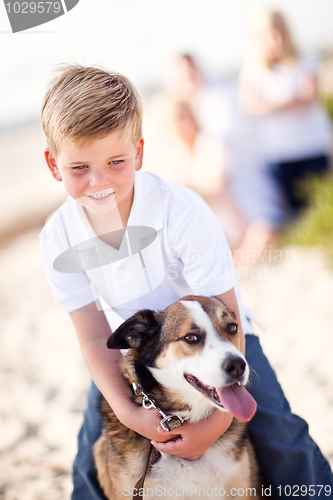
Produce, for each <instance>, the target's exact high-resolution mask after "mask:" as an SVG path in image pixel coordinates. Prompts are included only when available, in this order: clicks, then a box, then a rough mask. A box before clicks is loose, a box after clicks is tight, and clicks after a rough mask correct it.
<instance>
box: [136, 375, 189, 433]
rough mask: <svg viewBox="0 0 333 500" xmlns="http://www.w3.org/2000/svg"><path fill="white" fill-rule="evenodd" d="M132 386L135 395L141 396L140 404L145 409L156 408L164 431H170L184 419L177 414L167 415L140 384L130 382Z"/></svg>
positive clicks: (181, 423)
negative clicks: (160, 416)
mask: <svg viewBox="0 0 333 500" xmlns="http://www.w3.org/2000/svg"><path fill="white" fill-rule="evenodd" d="M132 388H133V391H134V394H136V395H137V396H142V406H143V407H144V409H145V410H150V408H155V410H157V411H158V412H159V413H160V414H161V415H162V417H163V418H162V420H161V422H160V424H161V427H162V428H163V429H164V430H165V431H172V430H174V429H177V428H178V427H181V426H182V425H183V423H184V420H183V419H182V418H181V417H180V416H179V415H177V414H173V415H167V414H166V413H164V411H163V410H161V408H160V407H159V406H157V404H156V403H155V400H154V397H153V396H152V394H146V393H145V392H144V391H143V389H142V387H141V385H137V384H135V383H134V382H132Z"/></svg>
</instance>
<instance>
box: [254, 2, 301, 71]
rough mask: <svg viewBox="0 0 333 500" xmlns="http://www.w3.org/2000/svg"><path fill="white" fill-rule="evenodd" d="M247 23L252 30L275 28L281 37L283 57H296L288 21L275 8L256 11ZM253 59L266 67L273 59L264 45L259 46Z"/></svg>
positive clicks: (268, 66)
mask: <svg viewBox="0 0 333 500" xmlns="http://www.w3.org/2000/svg"><path fill="white" fill-rule="evenodd" d="M249 25H250V29H252V31H253V32H258V31H260V30H268V29H275V30H276V31H278V32H279V33H280V34H281V36H282V38H283V43H284V56H283V57H284V59H289V60H296V59H297V55H298V54H297V49H296V46H295V44H294V41H293V38H292V35H291V32H290V29H289V26H288V23H287V21H286V19H285V17H284V16H283V14H282V13H281V12H279V11H276V10H259V11H256V12H255V13H254V14H252V16H251V17H250V20H249ZM257 50H258V48H257ZM252 56H253V55H252ZM253 59H256V62H257V63H258V64H260V65H262V66H264V67H266V68H270V67H271V66H272V65H273V64H274V60H271V59H270V56H269V55H268V54H267V52H266V50H265V46H261V47H259V52H258V53H257V54H256V56H254V57H253Z"/></svg>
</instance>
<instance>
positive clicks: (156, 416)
mask: <svg viewBox="0 0 333 500" xmlns="http://www.w3.org/2000/svg"><path fill="white" fill-rule="evenodd" d="M132 405H133V406H132ZM118 418H119V417H118ZM161 420H162V416H161V414H160V413H159V412H158V411H157V410H155V409H154V408H151V409H149V410H147V409H145V408H143V406H138V405H136V404H131V412H130V415H129V414H127V416H125V418H122V419H121V421H122V423H123V424H124V425H126V426H127V427H129V428H130V429H132V430H134V431H135V432H137V433H138V434H140V435H141V436H144V437H146V438H148V439H150V440H153V441H154V442H155V441H158V442H159V443H160V442H161V443H164V442H166V441H169V440H170V439H177V438H179V437H180V434H179V430H180V429H176V430H175V431H173V433H172V434H171V432H166V431H164V432H163V435H162V434H161V433H160V431H159V429H160V428H161V429H162V427H160V422H161Z"/></svg>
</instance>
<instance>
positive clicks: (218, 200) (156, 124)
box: [144, 54, 242, 246]
mask: <svg viewBox="0 0 333 500" xmlns="http://www.w3.org/2000/svg"><path fill="white" fill-rule="evenodd" d="M235 93H236V89H235V87H233V86H232V84H231V83H228V82H226V81H224V82H218V83H216V84H213V83H208V82H207V81H206V80H205V78H204V76H203V73H202V71H201V70H200V69H199V66H198V64H197V62H196V61H195V59H194V58H193V57H192V56H191V55H189V54H181V55H178V56H176V57H174V58H173V59H172V60H171V61H169V63H168V64H167V65H166V68H165V74H164V86H163V89H162V90H161V91H160V92H158V93H156V94H155V95H154V96H153V98H152V99H151V101H150V102H149V103H148V105H147V108H146V119H145V122H144V129H145V136H146V137H148V138H149V139H148V140H147V141H146V150H145V155H146V159H145V169H147V170H149V171H151V172H154V173H156V174H158V175H160V176H161V177H162V178H163V179H165V180H169V181H172V182H176V183H179V184H182V185H185V186H187V187H190V188H192V189H193V190H195V191H196V192H198V193H199V194H200V195H201V196H202V197H203V198H204V199H205V200H206V202H207V203H208V204H209V206H210V207H211V208H212V210H213V212H214V213H215V215H216V216H217V219H218V221H219V223H220V226H221V227H222V229H223V231H224V233H225V234H226V237H227V240H228V242H229V244H231V246H234V244H235V243H236V242H237V241H238V238H239V231H240V228H241V227H242V215H241V213H240V212H239V211H238V210H237V208H236V206H234V205H233V203H232V202H231V199H230V198H229V197H228V195H227V194H226V191H225V183H226V178H227V177H228V175H229V174H228V171H229V169H230V168H231V158H230V155H229V152H228V148H227V140H226V138H227V136H228V134H229V132H230V130H231V129H232V128H233V119H234V113H233V106H234V100H235V99H234V96H235Z"/></svg>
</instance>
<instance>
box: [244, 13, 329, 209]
mask: <svg viewBox="0 0 333 500" xmlns="http://www.w3.org/2000/svg"><path fill="white" fill-rule="evenodd" d="M250 29H251V33H250V34H251V45H250V52H249V54H248V57H247V59H246V61H245V64H244V67H243V69H242V71H241V77H240V91H241V99H242V103H243V106H244V109H245V111H246V112H247V113H248V114H250V115H252V116H253V117H255V118H256V130H257V144H258V147H259V149H260V151H261V152H262V154H263V158H264V160H265V163H266V165H267V167H268V170H269V173H270V174H271V175H272V176H273V178H274V179H275V180H276V182H277V183H278V186H279V188H280V190H281V194H282V196H283V201H284V204H285V209H286V210H287V214H288V215H290V216H292V217H294V216H296V215H298V213H299V211H300V209H302V208H303V207H304V206H305V205H306V203H307V195H306V190H305V189H304V180H305V179H306V178H307V177H308V176H309V175H320V174H323V173H324V172H326V171H327V170H328V168H329V153H330V147H331V127H330V122H329V119H328V117H327V116H326V113H325V111H324V109H323V107H322V106H321V105H320V104H319V102H318V99H317V72H318V61H317V59H316V58H315V57H314V56H310V55H303V54H299V53H298V51H297V49H296V47H295V44H294V42H293V40H292V36H291V33H290V30H289V28H288V25H287V23H286V20H285V19H284V17H283V15H282V14H281V13H279V12H276V11H261V12H259V13H257V14H255V15H254V16H253V17H252V19H251V21H250Z"/></svg>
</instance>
